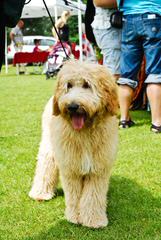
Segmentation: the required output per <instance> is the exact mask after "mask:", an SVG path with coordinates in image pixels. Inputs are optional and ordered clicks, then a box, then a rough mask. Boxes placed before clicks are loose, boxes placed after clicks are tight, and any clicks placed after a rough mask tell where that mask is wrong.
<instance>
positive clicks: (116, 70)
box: [93, 27, 121, 80]
mask: <svg viewBox="0 0 161 240" xmlns="http://www.w3.org/2000/svg"><path fill="white" fill-rule="evenodd" d="M93 32H94V35H95V38H96V42H97V45H98V46H99V48H100V49H101V53H102V54H103V65H104V66H106V67H107V68H108V69H109V70H110V71H111V72H112V74H113V75H114V77H115V79H116V80H117V79H118V78H119V77H120V55H121V30H120V29H115V28H112V27H110V28H108V29H94V30H93Z"/></svg>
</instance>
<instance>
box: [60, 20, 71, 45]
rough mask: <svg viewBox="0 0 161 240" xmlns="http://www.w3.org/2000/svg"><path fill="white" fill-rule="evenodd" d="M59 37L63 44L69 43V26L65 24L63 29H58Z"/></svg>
mask: <svg viewBox="0 0 161 240" xmlns="http://www.w3.org/2000/svg"><path fill="white" fill-rule="evenodd" d="M58 33H59V36H60V38H61V40H62V42H68V41H69V27H68V25H67V24H64V26H63V27H62V28H59V29H58Z"/></svg>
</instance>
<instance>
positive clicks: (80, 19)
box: [78, 0, 83, 62]
mask: <svg viewBox="0 0 161 240" xmlns="http://www.w3.org/2000/svg"><path fill="white" fill-rule="evenodd" d="M80 9H81V1H80V0H78V28H79V49H80V61H81V62H82V61H83V51H82V13H81V10H80Z"/></svg>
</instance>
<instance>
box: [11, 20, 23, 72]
mask: <svg viewBox="0 0 161 240" xmlns="http://www.w3.org/2000/svg"><path fill="white" fill-rule="evenodd" d="M23 28H24V22H23V21H22V20H21V19H20V20H19V21H18V23H17V25H16V26H15V27H14V28H12V30H11V32H10V39H11V43H12V42H13V45H14V48H15V51H16V53H17V52H22V50H23V44H24V42H23V32H22V29H23ZM25 66H26V64H24V63H21V64H18V67H19V73H20V74H24V73H26V67H25ZM20 67H21V69H20Z"/></svg>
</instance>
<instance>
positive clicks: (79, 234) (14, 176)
mask: <svg viewBox="0 0 161 240" xmlns="http://www.w3.org/2000/svg"><path fill="white" fill-rule="evenodd" d="M15 72H16V71H15V69H13V68H10V69H9V74H8V75H5V74H4V69H3V71H2V74H1V75H0V116H1V117H0V240H50V239H51V240H56V239H61V240H126V239H129V240H133V239H138V240H142V239H144V240H160V239H161V171H160V169H161V150H160V149H161V135H156V134H153V133H151V132H150V131H149V128H150V114H149V113H148V112H145V111H135V112H132V116H133V119H135V121H136V123H137V125H136V126H135V127H132V128H131V129H128V130H119V135H120V143H119V151H118V155H117V161H116V164H115V167H114V170H113V174H112V178H111V184H110V189H109V194H108V210H107V214H108V217H109V226H108V227H106V228H105V229H102V230H92V229H88V228H86V227H82V226H75V225H73V224H70V223H68V222H67V221H66V219H65V218H64V207H65V206H64V196H63V192H62V189H61V187H59V191H58V196H57V197H56V198H54V199H52V200H51V201H48V202H35V201H32V200H31V199H30V198H29V197H28V192H29V190H30V187H31V183H32V179H33V175H34V170H35V165H36V155H37V151H38V146H39V141H40V135H41V114H42V111H43V108H44V105H45V103H46V101H47V100H48V99H49V98H50V96H51V94H52V92H53V89H54V84H55V80H54V79H51V80H48V81H46V80H45V76H43V75H25V76H22V75H20V76H16V75H15Z"/></svg>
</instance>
